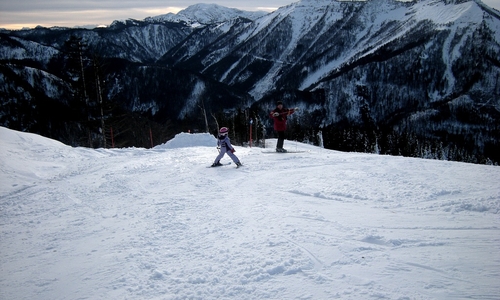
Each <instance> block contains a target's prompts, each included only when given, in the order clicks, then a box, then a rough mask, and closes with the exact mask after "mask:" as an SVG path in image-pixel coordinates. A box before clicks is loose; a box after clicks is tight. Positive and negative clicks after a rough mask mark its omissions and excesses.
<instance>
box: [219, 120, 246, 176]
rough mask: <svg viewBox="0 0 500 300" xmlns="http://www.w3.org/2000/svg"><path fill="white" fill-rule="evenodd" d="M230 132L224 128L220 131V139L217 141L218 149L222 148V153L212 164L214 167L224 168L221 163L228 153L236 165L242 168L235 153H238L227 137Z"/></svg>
mask: <svg viewBox="0 0 500 300" xmlns="http://www.w3.org/2000/svg"><path fill="white" fill-rule="evenodd" d="M228 132H229V129H227V127H222V128H221V129H220V130H219V138H218V139H217V148H220V152H219V155H217V157H216V158H215V161H214V163H213V164H212V167H218V166H222V164H221V163H220V160H221V159H222V157H224V155H225V154H226V153H227V155H229V157H230V158H231V159H232V160H233V161H234V163H235V164H236V166H237V167H241V166H242V164H241V162H240V160H239V159H238V157H236V155H234V152H236V150H234V147H233V145H231V141H230V140H229V137H228V136H227V134H228Z"/></svg>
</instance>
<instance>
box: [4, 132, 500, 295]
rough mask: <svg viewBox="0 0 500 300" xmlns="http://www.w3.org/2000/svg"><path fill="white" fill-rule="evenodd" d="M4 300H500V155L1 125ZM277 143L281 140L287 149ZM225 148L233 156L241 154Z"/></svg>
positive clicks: (204, 135) (201, 135)
mask: <svg viewBox="0 0 500 300" xmlns="http://www.w3.org/2000/svg"><path fill="white" fill-rule="evenodd" d="M0 138H1V140H2V143H1V144H0V171H1V172H0V241H1V247H2V250H1V251H0V270H1V272H0V299H335V298H340V299H369V298H381V299H384V298H385V299H460V298H462V299H494V298H496V297H497V296H498V295H499V294H500V287H499V285H498V282H499V280H500V274H499V272H498V270H500V252H499V251H498V245H499V242H500V240H499V236H500V235H499V233H500V219H499V218H498V214H499V209H500V188H499V187H500V186H499V182H500V181H499V179H500V168H499V167H493V166H484V165H473V164H464V163H456V162H444V161H432V160H421V159H410V158H402V157H389V156H377V155H368V154H355V153H341V152H336V151H329V150H325V149H321V148H317V147H313V146H308V145H304V144H297V143H295V142H291V141H286V142H285V146H287V147H288V149H289V150H294V149H298V150H304V151H305V152H303V153H297V154H264V153H262V151H261V150H262V149H259V148H241V147H237V148H236V150H237V152H236V153H235V154H237V155H238V156H239V158H240V159H241V160H242V161H243V163H244V164H245V166H244V167H243V168H240V169H236V168H235V167H234V164H233V165H229V166H225V167H221V168H215V169H213V168H206V166H207V165H210V164H211V163H212V160H213V159H214V158H215V156H216V155H217V150H216V148H215V139H214V138H213V137H212V136H210V135H208V134H195V135H191V134H179V135H177V136H176V137H175V138H174V139H173V140H171V141H169V142H167V143H165V144H164V145H161V146H157V147H156V148H154V149H151V150H146V149H141V148H128V149H98V150H91V149H86V148H72V147H68V146H65V145H63V144H61V143H59V142H55V141H52V140H48V139H45V138H42V137H40V136H37V135H33V134H27V133H21V132H16V131H11V130H8V129H6V128H3V127H1V128H0ZM274 143H275V141H274V140H269V141H268V145H269V146H270V147H271V148H272V147H273V146H274ZM224 161H228V158H227V157H226V158H225V160H224Z"/></svg>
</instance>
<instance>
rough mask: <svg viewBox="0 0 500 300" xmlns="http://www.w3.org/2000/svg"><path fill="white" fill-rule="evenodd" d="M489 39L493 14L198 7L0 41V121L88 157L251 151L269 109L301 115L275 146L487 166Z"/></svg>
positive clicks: (490, 154)
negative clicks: (187, 140)
mask: <svg viewBox="0 0 500 300" xmlns="http://www.w3.org/2000/svg"><path fill="white" fill-rule="evenodd" d="M499 41H500V13H499V12H498V11H496V10H494V9H491V8H489V7H487V6H486V5H484V4H483V3H482V2H480V1H436V0H432V1H431V0H424V1H419V2H398V1H390V0H372V1H367V2H337V1H330V0H314V1H313V0H302V1H299V2H295V3H291V4H290V5H288V6H285V7H282V8H280V9H278V10H276V11H275V12H272V13H269V14H263V13H249V12H243V11H239V10H235V9H228V8H225V7H221V6H217V5H201V4H200V5H195V6H192V7H189V8H188V9H186V10H184V11H181V12H179V13H178V14H176V15H174V14H169V15H163V16H157V17H153V18H148V19H145V20H142V21H139V20H132V19H131V20H127V21H116V22H114V23H113V24H111V25H110V26H109V27H106V28H96V29H92V30H89V29H72V28H35V29H31V30H20V31H8V30H2V31H0V60H1V61H0V70H1V71H0V82H1V83H2V84H1V86H0V100H1V101H2V108H1V109H0V125H2V126H6V127H9V128H12V129H18V130H23V131H29V132H35V133H39V134H42V135H45V136H48V137H51V138H55V139H58V140H60V141H62V142H64V143H67V144H71V145H75V146H76V145H82V146H92V147H110V146H112V145H114V146H141V147H149V146H151V145H152V144H157V143H163V142H165V141H166V140H167V139H169V138H170V137H172V135H173V134H175V133H176V132H178V131H180V130H183V131H187V130H193V131H210V132H215V130H216V128H217V127H218V126H229V127H231V128H232V129H233V130H232V132H233V133H234V136H233V139H234V140H235V142H236V143H245V142H247V141H248V140H249V136H248V134H249V123H250V120H252V121H253V123H252V124H253V126H254V128H253V129H254V130H253V131H252V133H253V139H254V140H256V141H258V140H259V139H262V138H263V137H270V136H272V134H273V132H272V124H271V120H270V119H269V118H268V116H267V114H268V112H269V111H270V110H271V109H272V108H274V104H275V102H276V101H277V100H282V101H284V102H285V104H286V105H287V106H289V107H296V106H298V107H300V108H301V110H300V113H296V114H294V115H293V116H291V117H290V119H289V125H290V126H289V131H288V138H289V139H297V140H299V141H306V142H311V143H316V144H319V143H321V144H323V145H324V146H325V147H327V148H331V149H338V150H345V151H361V152H374V153H383V154H394V155H406V156H415V157H426V158H437V159H449V160H458V161H467V162H474V163H498V162H500V145H499V136H500V128H499V126H500V125H499V124H500V96H499V94H500V78H499V75H500V43H499ZM111 133H112V135H111ZM111 138H113V140H112V141H111ZM112 143H113V144H112Z"/></svg>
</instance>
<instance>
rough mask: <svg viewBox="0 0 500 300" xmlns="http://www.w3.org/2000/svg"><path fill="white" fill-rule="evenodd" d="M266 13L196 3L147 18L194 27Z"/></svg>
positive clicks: (250, 17)
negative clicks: (172, 11)
mask: <svg viewBox="0 0 500 300" xmlns="http://www.w3.org/2000/svg"><path fill="white" fill-rule="evenodd" d="M265 14H266V13H265V12H261V11H257V12H248V11H242V10H239V9H236V8H229V7H224V6H220V5H217V4H205V3H200V4H195V5H191V6H189V7H188V8H186V9H183V10H181V11H179V12H178V13H177V14H173V13H168V14H165V15H160V16H156V17H151V18H147V19H146V20H147V21H148V20H153V21H160V22H173V23H181V22H184V23H186V24H188V25H190V26H193V27H199V26H205V25H212V24H221V23H224V22H228V21H231V20H234V19H238V18H247V19H249V20H255V19H258V18H260V17H262V16H264V15H265Z"/></svg>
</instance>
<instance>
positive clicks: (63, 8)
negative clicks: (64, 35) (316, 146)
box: [0, 0, 500, 29]
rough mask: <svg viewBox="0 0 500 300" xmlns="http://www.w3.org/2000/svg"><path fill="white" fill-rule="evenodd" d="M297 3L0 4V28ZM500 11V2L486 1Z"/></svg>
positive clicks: (64, 0)
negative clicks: (207, 6)
mask: <svg viewBox="0 0 500 300" xmlns="http://www.w3.org/2000/svg"><path fill="white" fill-rule="evenodd" d="M297 1H298V0H241V1H240V0H208V1H206V0H180V1H175V0H173V1H172V0H139V1H138V0H0V28H8V29H21V28H23V27H35V26H37V25H42V26H46V27H51V26H67V27H73V26H82V25H109V24H111V22H113V21H114V20H124V19H129V18H132V19H138V20H142V19H144V18H146V17H150V16H157V15H161V14H166V13H169V12H174V13H176V12H178V11H179V10H181V9H184V8H186V7H188V6H190V5H193V4H197V3H216V4H219V5H222V6H226V7H235V8H239V9H242V10H250V11H252V10H263V11H269V12H270V11H273V10H276V9H277V8H279V7H281V6H285V5H288V4H290V3H293V2H297ZM483 2H484V3H485V4H486V5H488V6H490V7H493V8H495V9H497V10H500V0H483Z"/></svg>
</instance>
